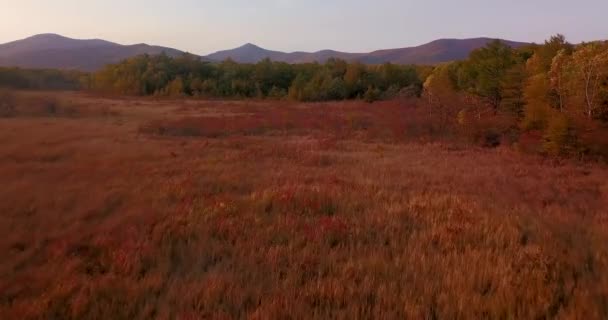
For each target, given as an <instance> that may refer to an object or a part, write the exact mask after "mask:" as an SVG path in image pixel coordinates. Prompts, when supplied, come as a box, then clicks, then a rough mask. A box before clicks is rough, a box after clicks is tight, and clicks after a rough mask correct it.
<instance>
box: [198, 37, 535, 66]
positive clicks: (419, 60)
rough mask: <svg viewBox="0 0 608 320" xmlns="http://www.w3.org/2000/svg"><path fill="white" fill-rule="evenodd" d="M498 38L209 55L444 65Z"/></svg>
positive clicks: (245, 50) (251, 60)
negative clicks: (363, 49)
mask: <svg viewBox="0 0 608 320" xmlns="http://www.w3.org/2000/svg"><path fill="white" fill-rule="evenodd" d="M494 40H495V39H491V38H474V39H440V40H435V41H433V42H429V43H427V44H424V45H421V46H417V47H408V48H399V49H387V50H378V51H373V52H369V53H349V52H340V51H333V50H323V51H317V52H291V53H286V52H280V51H270V50H266V49H263V48H260V47H258V46H256V45H254V44H251V43H248V44H246V45H244V46H242V47H239V48H236V49H232V50H226V51H219V52H216V53H213V54H210V55H208V56H207V58H209V59H211V60H217V61H221V60H224V59H227V58H231V59H233V60H235V61H237V62H246V63H255V62H258V61H260V60H262V59H264V58H270V59H271V60H274V61H283V62H288V63H305V62H314V61H318V62H325V61H326V60H327V59H329V58H332V57H333V58H340V59H344V60H348V61H359V62H362V63H367V64H378V63H385V62H391V63H398V64H437V63H441V62H448V61H455V60H462V59H466V58H467V57H468V56H469V54H470V53H471V51H473V50H475V49H478V48H481V47H483V46H485V45H486V44H488V43H489V42H491V41H494ZM501 41H503V42H504V43H506V44H507V45H509V46H511V47H513V48H518V47H521V46H524V45H527V44H528V43H524V42H515V41H509V40H501Z"/></svg>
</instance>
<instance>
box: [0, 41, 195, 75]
mask: <svg viewBox="0 0 608 320" xmlns="http://www.w3.org/2000/svg"><path fill="white" fill-rule="evenodd" d="M162 52H164V53H165V54H167V55H170V56H178V55H181V54H183V53H184V52H183V51H180V50H176V49H172V48H167V47H160V46H151V45H147V44H143V43H142V44H135V45H121V44H117V43H113V42H109V41H105V40H100V39H91V40H79V39H71V38H67V37H63V36H60V35H56V34H41V35H36V36H32V37H29V38H26V39H23V40H17V41H13V42H9V43H6V44H1V45H0V66H9V67H22V68H57V69H76V70H82V71H94V70H97V69H99V68H101V67H103V66H104V65H107V64H110V63H116V62H119V61H121V60H124V59H126V58H129V57H133V56H136V55H140V54H160V53H162Z"/></svg>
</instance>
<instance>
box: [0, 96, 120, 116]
mask: <svg viewBox="0 0 608 320" xmlns="http://www.w3.org/2000/svg"><path fill="white" fill-rule="evenodd" d="M116 115H118V112H116V111H113V110H111V109H110V108H108V107H107V106H91V105H83V104H79V103H76V102H74V101H71V100H70V99H65V98H61V97H58V96H57V95H55V94H27V93H23V92H16V91H12V90H7V89H3V90H0V118H12V117H61V118H77V117H87V116H116Z"/></svg>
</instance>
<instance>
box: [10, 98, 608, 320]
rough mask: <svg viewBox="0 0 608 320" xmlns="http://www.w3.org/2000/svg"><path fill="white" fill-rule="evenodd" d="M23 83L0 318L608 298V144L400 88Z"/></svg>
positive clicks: (14, 131)
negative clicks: (520, 146) (26, 86)
mask: <svg viewBox="0 0 608 320" xmlns="http://www.w3.org/2000/svg"><path fill="white" fill-rule="evenodd" d="M17 95H18V99H19V100H23V102H22V107H20V108H18V109H17V110H14V111H13V112H12V114H11V115H10V116H8V117H5V118H0V177H1V179H0V234H1V235H2V237H1V238H0V255H1V256H0V258H1V259H0V319H149V318H158V319H553V318H557V319H607V318H608V170H607V168H606V166H605V165H602V164H594V163H577V162H573V161H567V160H550V159H544V158H542V157H537V156H531V155H524V154H520V153H518V152H516V151H514V150H512V149H510V148H507V147H499V148H496V149H483V148H477V147H472V146H466V145H463V144H458V143H449V142H439V141H442V140H440V139H439V140H437V139H433V140H431V139H427V138H421V137H423V135H421V134H420V132H423V131H424V130H425V129H424V128H422V127H421V126H420V125H419V124H417V122H416V121H415V120H416V115H417V114H418V112H417V110H416V108H415V107H414V106H413V105H409V104H410V102H381V103H375V104H365V103H362V102H336V103H319V104H298V103H292V102H281V101H232V102H231V101H198V100H153V99H137V98H116V97H115V98H110V97H98V96H92V95H85V94H80V93H61V94H59V93H18V94H17ZM48 99H52V101H54V102H52V106H51V107H49V103H48V101H47V100H48ZM41 101H42V102H41ZM45 101H47V102H45ZM36 106H37V107H36ZM432 141H435V142H432Z"/></svg>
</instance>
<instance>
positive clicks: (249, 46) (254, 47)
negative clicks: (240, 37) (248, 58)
mask: <svg viewBox="0 0 608 320" xmlns="http://www.w3.org/2000/svg"><path fill="white" fill-rule="evenodd" d="M237 49H261V50H264V49H263V48H262V47H260V46H258V45H255V44H253V43H251V42H247V43H245V44H244V45H242V46H240V47H238V48H237Z"/></svg>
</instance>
